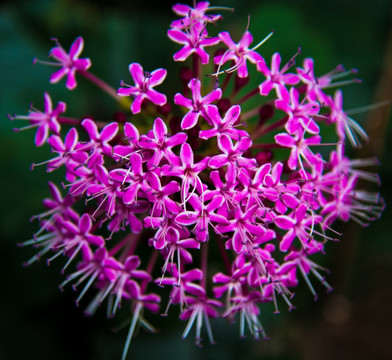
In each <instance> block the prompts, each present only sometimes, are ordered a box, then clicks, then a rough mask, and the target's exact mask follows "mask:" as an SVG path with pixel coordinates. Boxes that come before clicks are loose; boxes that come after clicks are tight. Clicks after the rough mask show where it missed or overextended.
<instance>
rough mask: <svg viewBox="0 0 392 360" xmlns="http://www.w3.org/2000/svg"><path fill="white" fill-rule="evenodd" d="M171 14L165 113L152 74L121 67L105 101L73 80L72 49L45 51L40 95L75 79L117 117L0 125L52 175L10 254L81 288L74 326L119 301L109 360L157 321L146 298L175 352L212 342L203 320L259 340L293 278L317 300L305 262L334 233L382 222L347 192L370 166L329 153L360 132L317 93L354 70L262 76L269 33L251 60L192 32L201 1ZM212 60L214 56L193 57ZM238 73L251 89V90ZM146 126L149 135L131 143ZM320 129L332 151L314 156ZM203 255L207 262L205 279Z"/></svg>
mask: <svg viewBox="0 0 392 360" xmlns="http://www.w3.org/2000/svg"><path fill="white" fill-rule="evenodd" d="M173 10H174V12H175V13H176V14H177V15H179V16H180V17H181V19H179V20H175V21H173V22H172V24H171V28H170V30H168V37H169V38H170V39H171V40H172V41H174V42H176V43H178V44H180V46H182V47H181V48H180V49H179V50H178V52H176V53H175V54H174V56H173V59H174V61H177V62H184V67H183V68H181V70H180V72H179V76H178V80H179V82H180V87H182V89H183V90H182V91H181V92H178V93H177V94H175V96H174V98H168V97H167V96H166V95H165V94H163V93H162V92H160V91H162V90H159V91H158V90H155V89H154V88H155V87H158V89H163V87H162V86H161V84H162V83H164V80H165V78H166V76H167V72H166V70H165V69H157V70H154V71H152V72H146V71H144V70H143V68H142V66H141V65H140V64H138V63H131V64H130V65H129V72H130V75H131V77H132V83H131V84H130V85H126V84H125V83H124V82H123V81H121V83H120V84H121V85H120V87H119V88H118V90H117V91H115V90H114V89H112V88H110V86H109V85H107V84H106V83H104V82H103V81H102V80H100V79H98V78H97V77H96V76H95V75H93V74H91V73H90V72H89V68H90V65H91V62H90V60H89V59H79V58H78V57H79V55H80V54H81V51H82V48H83V39H82V38H81V37H79V38H78V39H76V40H75V42H74V43H73V44H72V46H71V48H70V51H69V53H67V52H66V51H65V50H64V49H63V48H62V47H61V46H60V45H59V44H58V43H57V46H56V47H55V48H53V49H52V50H51V51H50V56H51V57H52V58H53V59H54V60H55V61H56V62H57V63H58V65H59V66H60V70H58V71H57V72H56V73H55V74H53V75H52V76H51V78H50V81H51V82H58V81H60V80H61V78H62V77H64V76H66V77H67V80H66V86H67V88H68V89H70V90H72V89H74V88H75V87H76V85H77V83H76V80H75V76H79V75H81V76H84V77H85V78H87V79H88V80H90V81H92V82H93V83H95V84H96V85H97V86H98V87H101V88H102V89H103V90H105V91H107V92H108V93H109V95H111V96H113V97H114V98H115V99H117V100H118V103H119V106H124V99H131V101H130V102H129V105H130V110H131V113H129V110H128V115H127V116H122V117H120V116H119V117H118V121H114V122H110V123H109V122H107V123H102V122H98V121H94V119H92V118H84V119H72V118H65V117H62V114H63V113H64V112H65V110H66V106H65V104H64V103H63V102H60V103H58V105H57V106H56V107H55V109H53V106H52V101H51V98H50V96H49V94H48V93H45V95H44V100H45V106H44V109H45V110H44V112H40V111H38V110H33V109H32V110H30V112H29V113H28V115H27V116H13V117H11V118H12V119H25V120H28V121H29V122H30V125H29V126H28V127H38V130H37V134H36V138H35V145H36V146H41V145H43V144H48V145H49V147H50V148H51V150H52V153H54V154H55V155H54V157H53V158H51V159H50V160H48V161H47V162H46V163H45V166H46V167H47V171H48V172H51V171H54V170H56V169H58V168H60V167H62V168H63V169H65V179H66V185H65V186H64V188H65V191H66V195H65V196H63V195H62V194H61V191H60V190H59V189H58V187H57V186H56V185H55V184H53V183H51V182H50V183H49V190H50V197H49V198H48V199H45V200H44V206H45V208H46V211H45V212H43V213H42V214H40V215H38V216H36V218H37V219H38V221H39V223H40V229H39V230H38V231H37V232H36V233H35V234H34V236H33V239H31V240H29V241H26V242H24V243H23V244H22V245H34V246H35V247H37V248H38V249H39V250H38V253H37V254H36V255H34V256H33V257H32V258H31V259H30V260H29V261H28V262H27V263H28V264H31V263H33V262H35V261H36V260H38V259H39V258H41V257H42V256H44V255H46V256H48V261H49V262H51V261H52V260H54V259H55V258H58V257H60V256H64V257H65V258H66V261H65V265H64V267H63V271H64V272H67V273H68V275H67V277H66V278H65V280H64V281H63V283H62V284H61V288H63V287H65V286H66V285H67V284H69V283H72V284H73V286H74V288H77V287H79V286H81V285H82V284H84V287H83V288H82V290H81V291H80V294H79V296H78V298H77V300H76V302H77V303H78V304H79V303H80V302H81V301H82V299H83V298H84V297H85V295H86V293H93V292H94V291H95V295H94V296H92V300H91V302H90V303H89V305H88V306H87V308H86V313H88V314H93V313H94V312H95V311H96V309H97V308H98V307H99V305H101V304H102V303H103V302H104V301H105V300H108V315H109V316H112V315H114V314H115V313H116V311H117V310H118V309H119V308H120V306H121V305H122V304H123V303H124V302H129V303H130V304H131V309H132V312H133V319H132V322H131V326H130V330H129V333H128V337H127V341H126V346H125V349H124V354H123V358H125V356H126V353H127V350H128V346H129V343H130V341H131V338H132V335H133V331H134V329H135V326H136V324H137V323H138V322H140V323H142V324H144V325H146V324H147V327H148V328H151V326H149V325H148V323H147V322H146V320H145V319H144V313H145V310H148V311H152V312H157V311H158V310H159V308H160V305H159V304H160V302H161V298H160V296H159V295H157V294H155V292H158V291H160V289H159V287H165V288H169V290H170V295H169V298H168V303H167V307H166V310H164V311H162V313H163V314H164V315H167V314H168V312H169V310H170V312H172V311H173V310H171V308H172V307H174V306H175V305H177V306H178V309H179V317H180V319H181V320H187V321H188V322H187V325H186V326H185V330H184V332H183V337H186V336H187V335H188V334H189V332H190V331H191V328H192V327H193V326H195V328H196V343H197V344H201V337H202V327H203V325H204V327H205V329H206V333H207V335H208V338H209V340H210V341H211V342H213V341H214V339H213V333H212V328H211V325H210V319H212V318H216V317H218V316H222V317H225V318H227V319H229V320H231V321H234V320H235V319H236V318H238V319H239V322H240V334H241V336H244V335H245V331H246V329H245V326H246V325H247V326H248V330H249V332H250V333H251V334H252V335H253V336H254V337H255V338H260V337H263V338H266V337H267V336H266V334H265V331H264V329H263V327H262V325H261V322H260V319H259V307H260V306H262V304H263V303H268V302H272V303H274V304H275V309H276V312H278V311H279V310H278V303H279V302H281V301H282V300H283V302H284V303H286V304H287V305H288V307H289V309H291V308H293V306H294V305H293V304H292V296H293V289H294V288H295V287H296V286H297V284H298V282H299V281H300V280H301V278H303V279H304V281H305V282H306V284H307V285H308V286H309V289H310V291H311V293H312V294H313V296H314V297H316V296H317V294H316V291H315V289H314V288H313V285H312V280H311V278H312V277H314V278H316V279H317V280H319V281H320V282H321V283H322V284H323V285H324V286H325V288H326V290H327V291H329V290H331V286H330V285H329V284H328V283H327V282H326V281H325V279H324V273H325V271H326V269H324V268H323V267H321V266H320V265H318V264H317V263H316V262H315V261H314V255H316V254H324V253H325V248H326V243H328V242H329V240H336V236H337V233H336V231H334V230H333V229H332V225H333V223H334V222H335V220H343V221H348V220H354V221H356V222H357V223H359V224H361V225H367V224H368V223H369V222H370V221H372V220H374V219H376V218H377V217H379V216H380V214H381V212H382V210H383V201H382V199H381V198H380V197H379V195H378V194H373V193H368V192H365V191H361V190H359V189H357V182H358V180H360V179H364V180H369V181H374V182H379V179H378V176H377V175H376V174H374V173H371V172H369V171H368V170H366V169H362V168H361V167H368V166H371V165H375V164H376V160H375V159H362V160H360V159H355V160H350V159H349V158H348V157H347V156H346V154H345V146H346V145H347V144H346V139H348V140H349V143H351V145H352V146H354V147H358V146H359V145H360V143H361V141H363V140H367V136H366V133H365V131H364V130H363V129H362V127H361V126H360V125H359V124H358V123H357V122H355V120H353V119H352V118H350V117H349V116H348V115H347V113H346V112H345V111H344V110H343V95H342V91H341V90H336V92H335V93H330V92H328V91H330V90H328V89H331V88H334V87H335V86H337V85H339V83H338V82H336V81H335V80H336V79H340V78H341V77H342V76H350V74H353V73H354V71H345V70H344V69H343V67H342V66H338V67H337V68H336V69H334V70H333V71H331V72H330V73H328V74H326V75H323V76H320V77H316V75H315V72H314V65H313V60H312V59H310V58H306V59H305V60H304V61H303V64H302V66H295V59H296V57H297V56H298V54H296V55H294V56H293V58H292V59H289V61H288V62H287V63H286V64H285V65H283V66H282V65H281V62H282V59H281V56H280V54H279V53H275V54H274V55H273V56H272V60H271V62H270V61H269V60H268V59H265V58H264V57H263V56H262V55H261V54H260V53H259V52H258V51H257V50H258V49H259V47H260V46H261V45H262V44H263V43H264V42H265V41H266V40H267V39H268V38H269V37H270V36H271V35H272V33H271V34H269V35H268V36H267V37H266V38H265V39H263V40H261V41H260V42H259V43H258V44H257V45H255V46H253V47H251V44H252V42H253V37H252V35H251V33H250V32H249V31H248V29H246V31H245V32H244V34H243V35H242V37H241V39H240V40H239V42H238V43H236V42H235V41H234V40H232V37H231V35H230V34H229V33H228V32H221V33H219V35H218V36H216V37H212V36H210V35H209V34H208V26H209V24H211V23H217V22H218V21H220V20H221V19H222V16H221V15H216V14H213V15H210V12H211V11H212V12H215V11H216V9H214V8H212V7H210V5H209V3H208V2H199V3H197V4H196V5H195V7H193V8H192V7H190V6H187V5H179V4H177V5H175V6H174V7H173ZM212 46H215V50H214V51H215V52H214V54H211V53H209V51H207V49H206V48H208V50H209V49H210V47H212ZM217 46H218V47H217ZM211 55H212V56H211ZM251 67H252V69H251ZM250 70H251V71H250ZM250 74H257V75H256V76H257V79H259V80H258V85H257V86H256V88H254V89H253V88H251V89H249V86H248V85H249V84H250V81H249V80H250V76H251V75H250ZM206 75H208V76H206ZM334 81H335V82H334ZM357 81H358V80H356V79H352V82H357ZM240 95H241V96H240ZM251 99H252V101H249V100H251ZM255 99H256V101H255ZM254 104H256V105H254ZM136 114H137V115H136ZM151 116H153V119H154V120H153V125H152V128H151V129H147V130H146V131H141V130H142V129H143V130H145V123H144V122H143V119H144V118H146V117H149V118H151ZM139 125H140V126H139ZM329 129H335V133H336V141H335V142H334V143H332V144H331V143H328V144H325V143H323V139H322V133H323V132H329V134H330V133H331V131H330V130H329ZM141 132H143V133H141ZM79 136H80V138H83V139H85V140H79ZM321 148H322V149H323V151H322V152H319V149H321ZM328 149H329V151H327V150H328ZM76 209H77V210H76ZM210 246H213V247H214V248H216V249H219V252H220V254H221V263H222V268H221V270H220V271H219V272H218V273H215V274H212V273H211V269H209V258H210V256H211V253H210V255H209V252H208V249H209V247H210ZM139 251H140V252H139ZM217 251H218V250H217ZM141 253H143V254H147V255H146V256H143V257H140V254H141ZM72 267H73V270H71V268H72ZM93 289H95V290H93ZM280 299H282V300H280Z"/></svg>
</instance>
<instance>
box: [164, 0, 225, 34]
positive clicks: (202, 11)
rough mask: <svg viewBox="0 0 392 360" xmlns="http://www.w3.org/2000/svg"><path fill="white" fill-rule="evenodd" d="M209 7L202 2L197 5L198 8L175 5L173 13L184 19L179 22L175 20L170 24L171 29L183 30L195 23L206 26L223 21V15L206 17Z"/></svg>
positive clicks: (207, 3)
mask: <svg viewBox="0 0 392 360" xmlns="http://www.w3.org/2000/svg"><path fill="white" fill-rule="evenodd" d="M209 6H210V3H209V2H207V1H200V2H198V3H196V6H195V7H194V8H192V7H190V6H188V5H184V4H175V5H174V6H173V11H174V12H175V13H176V14H177V15H178V16H183V18H182V19H179V20H174V21H173V22H172V23H171V24H170V27H172V28H174V29H179V30H182V29H184V28H187V27H189V26H190V25H192V24H193V23H195V22H200V23H203V24H204V23H207V22H216V21H218V20H219V19H221V18H222V16H221V15H206V12H207V11H208V10H209Z"/></svg>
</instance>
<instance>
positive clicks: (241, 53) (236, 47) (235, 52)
mask: <svg viewBox="0 0 392 360" xmlns="http://www.w3.org/2000/svg"><path fill="white" fill-rule="evenodd" d="M219 37H220V38H221V40H222V41H223V42H224V43H225V45H226V46H227V47H228V50H227V51H226V52H225V53H224V54H223V55H218V56H216V57H215V58H214V62H215V64H219V66H221V65H223V64H224V63H226V62H227V61H230V60H233V61H234V66H233V71H234V69H236V70H237V74H238V76H239V77H240V78H245V77H248V68H247V66H246V61H247V60H248V61H250V62H251V63H253V64H256V63H257V62H259V61H263V60H264V59H263V57H262V56H261V55H260V54H259V53H258V52H256V51H255V50H254V49H249V46H250V44H251V43H252V42H253V36H252V34H251V33H250V32H249V31H246V32H245V33H244V34H243V35H242V37H241V40H240V41H239V42H238V44H236V43H235V42H234V41H233V40H232V39H231V36H230V34H229V33H228V32H226V31H224V32H221V33H220V34H219Z"/></svg>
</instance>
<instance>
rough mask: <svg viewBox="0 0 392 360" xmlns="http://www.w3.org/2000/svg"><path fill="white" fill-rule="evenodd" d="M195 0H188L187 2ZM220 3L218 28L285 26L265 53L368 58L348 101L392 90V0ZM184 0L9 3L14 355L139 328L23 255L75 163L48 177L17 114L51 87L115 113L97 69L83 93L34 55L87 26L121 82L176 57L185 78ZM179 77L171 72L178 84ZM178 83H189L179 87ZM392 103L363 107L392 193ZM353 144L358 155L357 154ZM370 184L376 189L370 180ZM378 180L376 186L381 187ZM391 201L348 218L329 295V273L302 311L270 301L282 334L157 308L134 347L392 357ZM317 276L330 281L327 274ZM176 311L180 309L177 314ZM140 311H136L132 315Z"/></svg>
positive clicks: (5, 283) (5, 345) (2, 347)
mask: <svg viewBox="0 0 392 360" xmlns="http://www.w3.org/2000/svg"><path fill="white" fill-rule="evenodd" d="M185 2H186V1H185ZM212 3H213V5H226V6H231V7H235V8H236V11H235V13H234V14H231V13H229V12H227V13H223V14H224V21H223V22H220V23H219V24H218V28H217V31H220V30H223V29H225V30H226V29H227V28H229V29H230V30H231V31H232V33H233V36H234V38H237V39H239V38H240V36H241V34H242V32H243V31H244V29H245V27H246V23H247V16H248V14H251V23H250V24H251V25H250V30H251V32H252V33H253V35H254V37H255V39H256V41H258V40H259V39H262V38H263V37H264V36H265V35H266V34H267V33H269V31H270V30H271V29H274V30H275V31H276V34H275V35H274V36H273V37H272V39H270V40H269V41H268V43H267V44H266V45H264V46H263V48H261V49H260V52H261V53H262V54H263V56H265V57H266V58H267V59H269V58H270V56H271V55H272V53H273V52H275V51H279V52H281V54H282V57H283V58H285V59H289V58H290V57H291V56H292V55H293V54H294V53H295V52H296V50H297V48H298V46H301V47H302V54H301V55H300V56H299V57H298V63H300V62H301V61H302V59H303V58H304V57H313V58H314V59H315V63H316V73H317V74H318V75H322V74H324V73H326V72H328V71H329V70H331V69H332V68H334V67H335V66H336V65H337V64H340V63H341V64H344V66H345V67H346V68H347V69H350V68H358V69H359V77H360V78H361V79H362V80H363V83H362V84H359V85H350V86H347V87H345V88H344V95H345V108H346V109H352V108H357V107H360V106H362V105H366V104H372V103H375V102H377V101H381V100H385V99H392V32H391V30H392V2H391V1H390V0H372V1H361V0H345V1H342V0H329V1H311V0H296V1H290V0H286V1H283V0H278V1H276V0H274V1H272V0H270V1H267V0H266V1H250V0H241V1H235V0H225V1H218V0H216V1H213V2H212ZM172 4H173V2H172V1H151V0H143V1H131V0H128V1H116V0H112V1H93V0H89V1H87V0H53V1H50V0H37V1H20V0H19V1H18V0H13V1H5V2H4V1H3V2H1V5H0V54H1V56H0V81H1V86H0V129H1V131H0V156H1V187H0V188H1V206H0V241H1V248H0V249H1V251H0V254H1V255H0V256H1V261H0V274H1V275H0V276H1V283H0V284H1V285H0V289H1V290H0V304H1V307H0V359H2V360H13V359H26V358H28V359H30V360H42V359H56V360H63V359H64V360H65V359H74V360H79V359H83V360H90V359H91V360H92V359H94V360H101V359H102V360H103V359H119V358H120V357H121V352H122V347H123V344H124V340H125V337H126V333H127V329H126V328H125V329H122V330H120V331H118V328H119V327H120V323H119V320H114V321H113V320H112V321H107V320H106V319H105V314H104V311H103V310H101V311H98V313H97V314H96V316H95V317H93V318H86V317H85V316H84V315H83V313H82V310H81V309H78V308H76V307H75V304H74V300H75V298H76V296H75V295H76V294H75V293H74V292H73V291H72V289H70V288H68V289H66V291H65V292H64V293H61V292H60V291H59V289H58V287H57V285H58V284H59V283H60V282H61V281H62V277H61V275H60V268H61V264H60V262H61V261H59V262H58V263H54V264H53V265H51V266H50V267H49V268H48V267H47V266H46V264H45V261H41V262H38V263H35V264H33V265H32V266H30V267H29V268H24V267H22V263H23V262H24V261H25V260H27V259H29V258H30V257H31V256H32V255H33V253H34V249H32V248H18V247H17V246H16V244H17V243H18V242H22V241H24V240H27V239H29V238H31V235H32V233H33V232H34V231H36V230H37V227H36V226H37V224H36V223H31V222H29V219H30V217H31V215H33V214H37V213H40V212H41V211H42V206H41V200H42V199H43V198H44V197H45V196H47V194H48V192H47V185H46V184H47V181H48V180H49V179H50V180H52V181H60V179H61V174H60V173H59V174H56V173H54V174H51V175H50V176H48V175H47V174H46V173H45V170H44V168H43V167H42V168H39V167H38V168H36V169H35V170H34V171H33V172H32V171H30V170H29V167H30V165H31V163H32V162H35V163H37V162H40V161H44V160H46V159H48V158H49V157H50V153H49V151H48V149H47V148H40V149H35V148H34V147H33V137H34V131H31V132H28V131H26V132H21V133H15V132H13V131H12V128H13V127H15V126H16V124H14V123H11V122H10V121H9V120H8V118H7V114H8V113H11V114H13V113H16V114H21V115H23V114H26V113H27V110H28V108H29V104H30V103H31V102H33V103H34V105H35V106H36V107H37V108H39V109H42V106H43V104H42V102H43V93H44V91H49V93H50V94H51V96H52V98H53V101H54V102H56V103H57V101H60V100H63V101H65V102H66V103H67V105H68V109H67V115H69V116H86V115H90V114H92V115H95V116H98V115H99V118H102V119H105V118H110V116H111V115H112V113H113V111H114V108H113V102H112V101H111V100H110V99H107V98H106V97H105V95H104V94H102V93H101V92H100V91H99V90H96V89H94V88H93V87H92V86H91V85H90V84H88V83H87V82H86V81H84V80H83V79H80V81H79V86H78V88H77V89H76V90H74V92H72V93H70V92H69V91H67V90H66V89H65V87H64V84H63V83H61V84H59V85H50V84H49V83H48V78H49V75H50V74H51V71H52V69H50V68H48V67H46V66H44V65H39V64H36V65H32V59H33V58H34V57H35V56H37V57H38V58H39V59H42V60H45V59H46V55H47V53H48V50H49V49H50V48H51V47H52V46H53V42H52V41H51V40H50V38H51V37H56V38H58V39H59V40H60V42H61V43H62V44H63V45H64V47H65V48H68V47H69V45H70V44H71V42H72V41H73V40H74V39H75V38H76V37H77V36H79V35H82V36H83V37H84V39H85V50H84V52H83V55H84V56H88V57H90V58H91V59H92V62H93V66H92V68H91V70H92V71H93V72H94V73H95V74H97V75H99V76H100V77H102V78H103V79H105V80H106V81H107V82H108V83H110V84H111V85H112V86H114V87H117V86H118V84H119V81H120V80H121V79H124V80H126V79H129V73H128V70H127V67H128V64H129V63H130V62H134V61H136V62H140V63H141V64H143V66H144V68H145V69H149V70H153V69H156V68H158V67H164V68H167V69H168V72H169V76H168V78H169V77H172V78H173V79H174V80H172V82H173V83H172V85H173V86H175V72H176V71H177V69H178V65H177V64H174V63H173V61H172V57H171V56H172V54H173V52H174V51H175V49H177V48H178V47H177V46H176V45H175V44H172V43H171V42H170V41H169V39H168V38H167V36H166V30H167V28H168V26H169V24H170V21H171V20H172V19H174V18H175V15H174V14H172V12H171V9H170V8H171V5H172ZM169 85H171V83H169ZM173 88H174V89H175V87H173ZM389 108H390V106H384V107H382V108H379V109H377V110H375V111H372V112H367V113H363V114H360V115H357V116H356V119H357V120H358V121H359V122H361V123H362V124H363V126H364V127H365V128H366V129H367V131H368V133H369V134H370V135H371V137H372V139H371V143H370V144H369V145H367V146H365V147H364V148H363V149H361V151H360V154H361V156H375V155H376V156H378V157H379V159H380V161H381V165H380V167H379V168H378V172H379V173H380V175H381V178H382V185H381V193H382V194H383V196H384V197H385V199H386V201H387V202H389V204H391V203H392V194H391V192H392V191H391V180H392V161H391V160H390V159H391V158H390V156H391V155H390V154H391V152H392V142H391V140H390V139H391V136H392V129H391V126H389V125H388V120H390V118H391V117H390V115H389V110H390V109H389ZM353 156H358V154H356V155H355V154H354V155H353ZM369 190H372V189H371V188H369ZM374 190H375V189H374V188H373V191H374ZM391 221H392V216H391V211H390V207H388V206H387V208H386V211H385V213H384V215H383V217H382V219H381V220H379V221H377V222H375V223H373V224H372V225H371V226H370V227H369V228H366V229H362V228H360V227H359V226H357V225H355V224H354V225H353V224H348V225H347V224H341V225H338V229H339V231H342V232H343V233H344V236H343V238H342V241H341V242H339V243H335V244H328V248H327V250H328V255H327V256H326V257H325V259H323V260H322V262H323V264H324V265H325V266H326V267H328V268H330V269H331V275H330V276H329V277H328V281H329V283H331V284H332V285H333V286H334V288H335V291H334V292H332V293H331V294H328V295H325V294H324V292H325V291H324V290H323V288H322V286H321V285H320V286H317V285H316V288H317V290H318V292H319V293H320V298H319V300H318V301H317V302H314V301H313V298H312V296H311V294H310V293H309V291H308V289H307V288H306V286H300V287H299V288H298V291H297V294H296V297H295V304H296V305H297V309H296V310H295V311H292V312H290V313H287V311H286V310H285V308H284V305H281V310H282V311H281V314H280V315H273V314H272V311H271V309H269V308H268V307H267V308H266V309H264V310H263V312H262V315H261V321H262V323H263V325H264V326H265V328H266V330H267V332H268V334H269V335H270V336H271V340H270V341H267V342H266V341H260V342H255V341H253V340H252V339H251V338H247V339H239V338H238V332H239V329H238V324H235V325H227V324H226V322H225V321H223V320H222V321H216V322H214V323H213V329H214V334H215V338H216V341H217V345H214V346H211V345H209V344H208V341H205V342H204V343H205V346H204V348H202V349H199V348H197V347H195V346H194V344H193V338H192V336H191V335H192V334H191V335H190V336H189V338H188V339H186V340H182V339H181V334H182V331H183V329H184V327H185V323H181V322H180V321H179V320H177V319H176V318H175V316H171V317H169V319H166V318H165V319H160V318H159V317H158V319H157V318H151V317H150V318H149V319H150V320H151V321H152V322H153V323H154V324H155V325H156V326H157V327H158V328H159V329H160V332H159V333H158V334H155V335H154V334H147V333H145V332H144V331H140V333H139V334H137V336H136V337H135V339H134V340H133V342H132V344H131V349H130V352H129V357H128V358H129V359H152V358H156V357H158V358H160V359H162V360H163V359H171V360H176V359H216V360H218V359H225V360H231V359H233V360H234V359H239V358H241V359H264V360H267V359H274V360H277V359H290V360H294V359H296V360H305V359H306V360H307V359H331V358H334V359H335V360H338V359H368V358H392V347H391V340H392V310H391V299H392V280H391V274H392V236H391ZM314 283H315V284H316V281H314ZM173 315H174V314H173ZM123 316H126V315H123Z"/></svg>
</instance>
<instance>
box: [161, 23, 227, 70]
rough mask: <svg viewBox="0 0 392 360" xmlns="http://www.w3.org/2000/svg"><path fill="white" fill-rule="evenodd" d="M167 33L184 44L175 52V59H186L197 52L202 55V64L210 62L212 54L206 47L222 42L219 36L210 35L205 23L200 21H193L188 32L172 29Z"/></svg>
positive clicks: (175, 40) (177, 41) (172, 38)
mask: <svg viewBox="0 0 392 360" xmlns="http://www.w3.org/2000/svg"><path fill="white" fill-rule="evenodd" d="M167 35H168V36H169V38H170V39H171V40H173V41H174V42H176V43H178V44H181V45H184V46H183V48H182V49H181V50H179V51H177V52H176V53H175V54H174V56H173V59H174V60H175V61H185V60H186V59H187V58H188V57H189V56H190V55H192V54H193V53H195V54H197V55H198V56H199V57H200V59H201V63H202V64H208V62H209V59H210V56H209V55H208V53H207V52H206V51H205V50H204V47H206V46H213V45H217V44H219V42H220V39H219V38H218V37H212V38H210V37H208V36H207V31H206V30H205V26H204V24H203V23H199V22H196V23H192V24H191V26H190V28H189V31H187V32H183V31H181V30H178V29H171V30H169V31H168V32H167Z"/></svg>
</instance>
